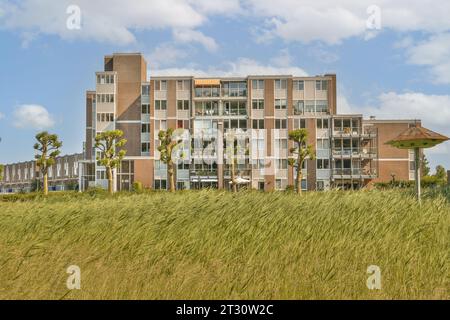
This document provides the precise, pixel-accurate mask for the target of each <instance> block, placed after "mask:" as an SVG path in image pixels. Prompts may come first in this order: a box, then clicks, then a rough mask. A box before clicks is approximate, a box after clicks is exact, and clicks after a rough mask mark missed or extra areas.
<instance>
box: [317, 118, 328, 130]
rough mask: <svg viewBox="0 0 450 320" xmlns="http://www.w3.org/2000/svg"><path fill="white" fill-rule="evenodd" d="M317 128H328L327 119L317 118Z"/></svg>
mask: <svg viewBox="0 0 450 320" xmlns="http://www.w3.org/2000/svg"><path fill="white" fill-rule="evenodd" d="M317 129H328V119H317Z"/></svg>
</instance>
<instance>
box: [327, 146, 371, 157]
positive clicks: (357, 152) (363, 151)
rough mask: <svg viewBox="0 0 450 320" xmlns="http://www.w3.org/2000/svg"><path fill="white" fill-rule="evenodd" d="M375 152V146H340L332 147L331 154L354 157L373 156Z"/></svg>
mask: <svg viewBox="0 0 450 320" xmlns="http://www.w3.org/2000/svg"><path fill="white" fill-rule="evenodd" d="M376 154H377V149H376V148H364V147H363V148H342V149H333V156H354V157H359V156H361V157H374V156H376Z"/></svg>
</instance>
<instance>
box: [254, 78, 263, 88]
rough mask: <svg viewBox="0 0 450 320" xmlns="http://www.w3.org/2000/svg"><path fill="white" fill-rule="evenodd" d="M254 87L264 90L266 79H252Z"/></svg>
mask: <svg viewBox="0 0 450 320" xmlns="http://www.w3.org/2000/svg"><path fill="white" fill-rule="evenodd" d="M252 89H253V90H263V89H264V80H252Z"/></svg>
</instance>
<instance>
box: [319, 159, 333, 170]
mask: <svg viewBox="0 0 450 320" xmlns="http://www.w3.org/2000/svg"><path fill="white" fill-rule="evenodd" d="M317 169H320V170H323V169H330V160H329V159H317Z"/></svg>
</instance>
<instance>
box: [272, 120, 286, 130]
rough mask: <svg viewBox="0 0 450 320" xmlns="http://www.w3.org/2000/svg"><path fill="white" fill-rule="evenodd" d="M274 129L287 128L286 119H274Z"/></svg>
mask: <svg viewBox="0 0 450 320" xmlns="http://www.w3.org/2000/svg"><path fill="white" fill-rule="evenodd" d="M275 129H287V120H286V119H275Z"/></svg>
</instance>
